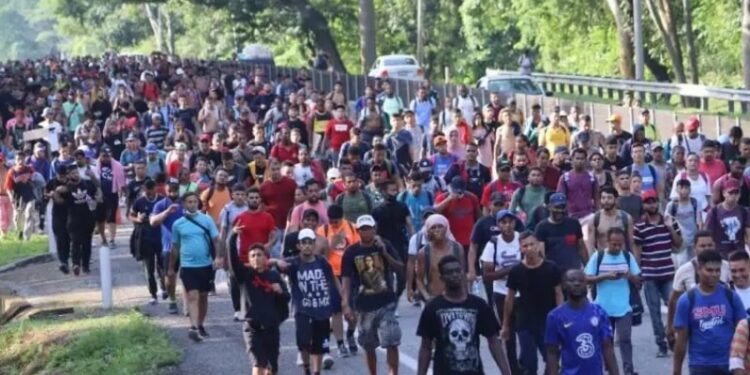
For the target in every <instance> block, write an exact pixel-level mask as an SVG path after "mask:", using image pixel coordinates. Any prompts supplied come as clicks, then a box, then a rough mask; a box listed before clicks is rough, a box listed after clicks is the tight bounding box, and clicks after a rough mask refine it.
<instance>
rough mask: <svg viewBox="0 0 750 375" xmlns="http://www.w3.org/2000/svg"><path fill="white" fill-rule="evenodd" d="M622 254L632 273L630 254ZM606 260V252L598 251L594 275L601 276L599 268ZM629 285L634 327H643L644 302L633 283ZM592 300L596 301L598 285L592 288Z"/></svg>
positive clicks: (625, 252)
mask: <svg viewBox="0 0 750 375" xmlns="http://www.w3.org/2000/svg"><path fill="white" fill-rule="evenodd" d="M622 254H623V255H624V256H625V262H626V263H627V264H628V271H630V252H629V251H627V250H625V251H623V252H622ZM603 260H604V250H597V251H596V271H595V273H594V275H599V268H600V267H601V265H602V261H603ZM628 285H629V286H630V288H629V289H630V297H629V298H630V309H631V310H632V311H631V314H632V323H631V324H632V325H633V326H634V327H637V326H639V325H641V323H642V322H643V311H644V309H643V301H641V295H640V293H639V292H638V288H636V287H635V285H633V283H631V282H629V281H628ZM591 298H592V299H596V284H594V285H592V286H591Z"/></svg>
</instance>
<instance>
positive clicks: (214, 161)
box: [190, 149, 221, 170]
mask: <svg viewBox="0 0 750 375" xmlns="http://www.w3.org/2000/svg"><path fill="white" fill-rule="evenodd" d="M199 157H203V158H205V159H208V167H209V169H211V170H214V169H215V168H216V167H218V166H220V165H221V153H220V152H218V151H216V150H213V149H211V150H208V152H206V153H204V152H203V151H196V152H194V153H193V154H192V155H190V170H194V169H195V163H197V162H198V158H199Z"/></svg>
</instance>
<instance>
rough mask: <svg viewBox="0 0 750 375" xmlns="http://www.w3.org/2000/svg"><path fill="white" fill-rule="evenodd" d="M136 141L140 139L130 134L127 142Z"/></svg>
mask: <svg viewBox="0 0 750 375" xmlns="http://www.w3.org/2000/svg"><path fill="white" fill-rule="evenodd" d="M136 139H138V137H136V136H135V133H130V134H128V138H126V139H125V140H126V141H135V140H136Z"/></svg>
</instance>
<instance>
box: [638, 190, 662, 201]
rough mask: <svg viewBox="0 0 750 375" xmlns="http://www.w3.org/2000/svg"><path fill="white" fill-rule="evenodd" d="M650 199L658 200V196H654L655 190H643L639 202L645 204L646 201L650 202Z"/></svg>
mask: <svg viewBox="0 0 750 375" xmlns="http://www.w3.org/2000/svg"><path fill="white" fill-rule="evenodd" d="M651 199H656V200H658V199H659V195H658V194H656V190H654V189H649V190H644V191H643V193H641V200H642V201H644V202H646V201H648V200H651Z"/></svg>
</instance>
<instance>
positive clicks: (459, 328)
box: [417, 294, 500, 375]
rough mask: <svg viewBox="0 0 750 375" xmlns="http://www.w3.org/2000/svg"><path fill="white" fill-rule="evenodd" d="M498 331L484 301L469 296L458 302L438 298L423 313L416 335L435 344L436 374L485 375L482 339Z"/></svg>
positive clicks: (497, 325)
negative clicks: (480, 347)
mask: <svg viewBox="0 0 750 375" xmlns="http://www.w3.org/2000/svg"><path fill="white" fill-rule="evenodd" d="M499 330H500V326H499V324H498V322H497V319H495V315H494V314H493V313H492V310H491V309H490V307H489V306H488V305H487V303H485V302H484V300H482V299H481V298H479V297H476V296H474V295H471V294H470V295H469V296H468V297H467V298H466V299H465V300H464V301H463V302H460V303H456V302H450V301H448V300H446V299H445V297H443V296H438V297H436V298H435V299H433V300H432V301H430V302H429V303H428V304H427V306H425V308H424V310H423V311H422V316H421V317H420V318H419V324H418V326H417V336H420V337H422V338H426V339H431V340H433V341H434V343H435V353H434V356H433V358H434V365H433V369H432V373H433V374H434V375H443V374H445V375H448V374H451V375H470V374H471V375H479V374H484V369H483V368H482V359H481V356H480V353H479V336H480V335H481V336H485V337H492V336H497V333H498V332H499ZM498 372H499V370H498V369H494V370H492V371H489V373H492V374H494V373H498Z"/></svg>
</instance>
